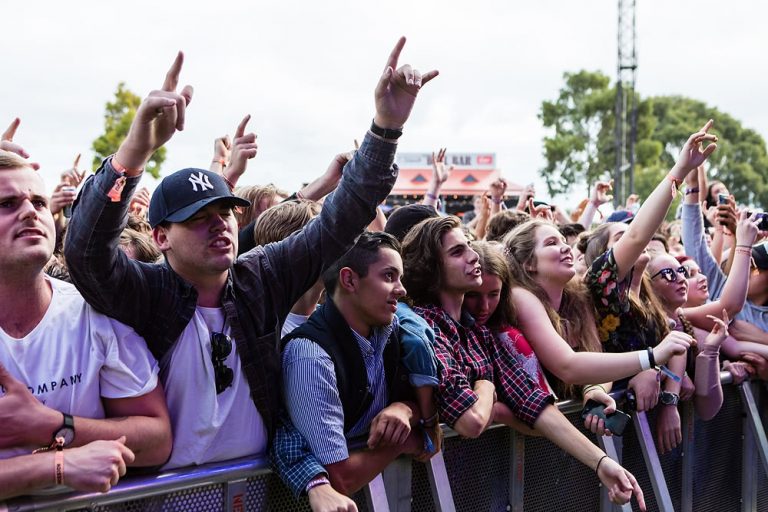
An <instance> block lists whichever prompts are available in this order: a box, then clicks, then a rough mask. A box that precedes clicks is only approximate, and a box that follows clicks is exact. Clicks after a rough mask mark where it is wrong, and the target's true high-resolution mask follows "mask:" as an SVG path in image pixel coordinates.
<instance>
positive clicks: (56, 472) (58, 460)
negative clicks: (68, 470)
mask: <svg viewBox="0 0 768 512" xmlns="http://www.w3.org/2000/svg"><path fill="white" fill-rule="evenodd" d="M53 476H54V479H55V480H56V485H64V438H63V437H57V438H56V453H55V454H54V455H53Z"/></svg>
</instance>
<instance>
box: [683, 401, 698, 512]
mask: <svg viewBox="0 0 768 512" xmlns="http://www.w3.org/2000/svg"><path fill="white" fill-rule="evenodd" d="M681 412H682V415H681V418H680V422H681V423H682V425H681V427H682V429H683V464H682V465H683V468H682V469H683V479H682V489H680V491H681V492H680V510H681V512H693V458H694V455H695V449H694V447H695V446H696V439H695V432H694V428H695V424H696V421H695V417H694V410H693V401H692V400H686V401H685V402H681Z"/></svg>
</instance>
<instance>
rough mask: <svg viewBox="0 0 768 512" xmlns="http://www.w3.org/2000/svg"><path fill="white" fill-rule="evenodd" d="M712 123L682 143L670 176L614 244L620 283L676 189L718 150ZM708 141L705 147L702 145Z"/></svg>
mask: <svg viewBox="0 0 768 512" xmlns="http://www.w3.org/2000/svg"><path fill="white" fill-rule="evenodd" d="M712 123H713V121H712V120H709V121H707V123H706V124H705V125H704V126H703V127H702V128H701V130H699V131H698V132H696V133H694V134H693V135H691V136H690V137H689V138H688V140H687V141H686V142H685V145H684V146H683V149H682V151H680V156H678V158H677V162H676V163H675V165H674V167H672V170H670V171H669V174H667V176H666V177H665V178H664V179H663V180H662V181H661V182H660V183H659V184H658V185H657V186H656V188H655V189H654V190H653V192H651V194H650V196H648V199H646V200H645V202H644V203H643V205H642V206H641V207H640V209H639V210H638V212H637V215H636V216H635V218H634V220H633V221H632V224H630V225H629V229H627V231H626V233H624V235H623V236H622V237H621V239H619V241H618V242H616V244H615V245H614V248H613V253H614V257H615V258H616V264H617V265H618V269H619V280H620V281H622V280H623V279H624V277H625V276H626V275H627V273H629V271H630V269H631V268H632V266H633V265H634V264H635V261H636V260H637V258H638V256H640V253H642V252H643V250H645V247H646V246H647V245H648V242H649V241H650V240H651V237H652V236H653V234H654V233H655V232H656V230H657V229H658V228H659V226H661V223H662V221H663V220H664V216H665V215H666V214H667V210H668V209H669V205H670V204H672V201H673V200H674V198H675V196H676V195H677V187H678V186H679V185H680V184H681V183H682V182H683V180H684V179H685V177H686V176H687V175H688V173H690V172H691V171H692V170H694V169H696V168H697V167H698V166H699V165H701V164H702V163H703V162H704V161H705V160H706V159H707V158H708V157H709V155H711V154H712V152H713V151H715V149H717V144H715V142H716V141H717V137H715V136H714V135H712V134H709V133H707V132H708V131H709V129H710V128H712ZM707 141H709V145H708V146H707V147H706V148H703V147H702V144H703V143H704V142H707Z"/></svg>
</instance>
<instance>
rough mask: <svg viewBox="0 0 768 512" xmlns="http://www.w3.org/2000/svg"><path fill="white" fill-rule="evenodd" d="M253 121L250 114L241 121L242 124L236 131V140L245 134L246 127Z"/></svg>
mask: <svg viewBox="0 0 768 512" xmlns="http://www.w3.org/2000/svg"><path fill="white" fill-rule="evenodd" d="M250 120H251V114H248V115H247V116H245V117H244V118H243V120H242V121H240V124H239V125H238V126H237V130H235V138H236V139H239V138H240V137H242V136H243V135H244V134H245V125H247V124H248V121H250Z"/></svg>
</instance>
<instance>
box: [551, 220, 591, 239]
mask: <svg viewBox="0 0 768 512" xmlns="http://www.w3.org/2000/svg"><path fill="white" fill-rule="evenodd" d="M557 229H559V230H560V234H561V235H563V236H564V237H565V238H568V237H571V236H574V237H576V236H579V235H580V234H582V233H583V232H585V231H586V229H585V228H584V226H582V225H581V224H579V223H573V224H562V225H560V226H558V228H557Z"/></svg>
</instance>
